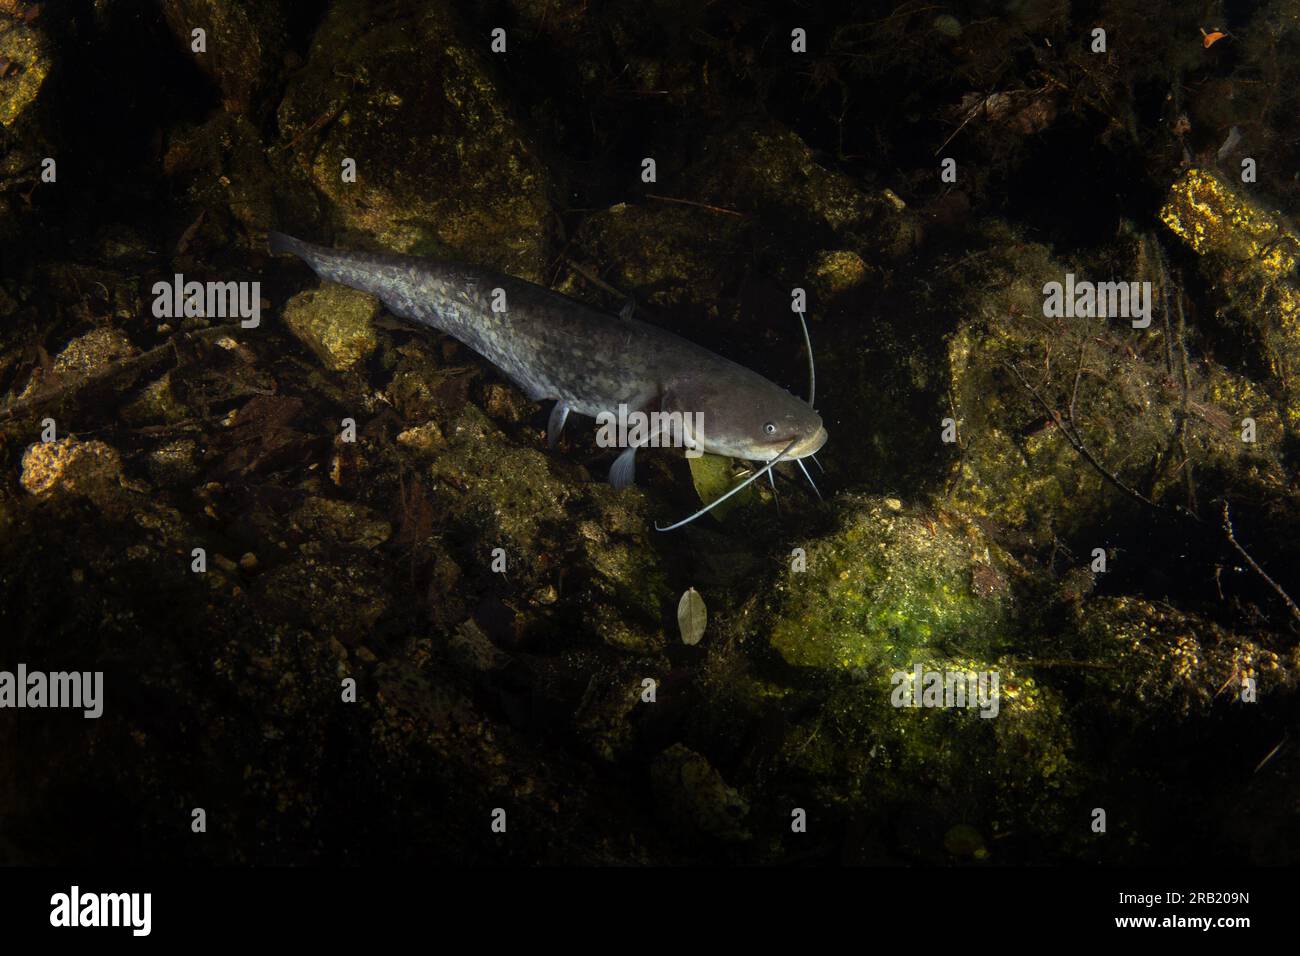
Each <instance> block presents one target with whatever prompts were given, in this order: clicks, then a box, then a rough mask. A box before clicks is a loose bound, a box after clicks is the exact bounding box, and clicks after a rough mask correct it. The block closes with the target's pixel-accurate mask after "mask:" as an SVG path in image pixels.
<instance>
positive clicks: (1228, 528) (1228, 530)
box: [1223, 499, 1300, 621]
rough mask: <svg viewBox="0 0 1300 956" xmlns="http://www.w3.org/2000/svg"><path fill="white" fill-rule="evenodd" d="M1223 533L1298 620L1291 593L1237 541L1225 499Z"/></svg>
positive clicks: (1299, 609) (1299, 613)
mask: <svg viewBox="0 0 1300 956" xmlns="http://www.w3.org/2000/svg"><path fill="white" fill-rule="evenodd" d="M1223 533H1224V534H1225V535H1227V537H1228V543H1229V544H1230V545H1232V547H1233V549H1234V550H1236V552H1237V553H1238V554H1239V555H1241V559H1242V560H1243V561H1245V562H1246V563H1247V564H1248V565H1250V569H1251V570H1252V571H1254V572H1255V573H1256V574H1258V575H1259V576H1260V577H1261V578H1263V579H1264V581H1265V583H1267V584H1268V586H1269V587H1271V588H1272V589H1273V590H1274V591H1275V592H1276V593H1277V596H1278V597H1280V598H1281V599H1282V601H1283V602H1284V603H1285V604H1286V606H1287V607H1288V608H1290V609H1291V614H1292V615H1293V616H1294V617H1295V619H1296V620H1297V621H1300V607H1297V606H1296V603H1295V601H1293V600H1292V599H1291V595H1289V594H1287V593H1286V591H1285V590H1284V589H1283V588H1282V585H1280V584H1278V583H1277V582H1276V581H1274V580H1273V579H1272V578H1271V577H1269V575H1268V572H1267V571H1265V570H1264V569H1263V568H1261V567H1260V566H1259V562H1257V561H1256V560H1255V559H1254V558H1252V557H1251V556H1250V552H1248V551H1247V550H1246V549H1245V548H1243V547H1242V546H1241V543H1240V542H1239V541H1237V536H1236V534H1235V533H1234V532H1233V530H1232V514H1231V513H1230V512H1229V510H1228V502H1227V499H1224V502H1223Z"/></svg>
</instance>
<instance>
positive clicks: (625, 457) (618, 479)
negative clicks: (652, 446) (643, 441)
mask: <svg viewBox="0 0 1300 956" xmlns="http://www.w3.org/2000/svg"><path fill="white" fill-rule="evenodd" d="M609 483H610V484H611V485H613V486H614V490H615V491H621V490H622V489H624V488H626V487H627V486H628V485H631V484H635V483H636V446H635V445H633V446H632V447H631V448H627V449H624V450H623V452H622V453H621V454H620V455H619V456H618V457H617V458H615V459H614V464H613V465H611V466H610V468H609Z"/></svg>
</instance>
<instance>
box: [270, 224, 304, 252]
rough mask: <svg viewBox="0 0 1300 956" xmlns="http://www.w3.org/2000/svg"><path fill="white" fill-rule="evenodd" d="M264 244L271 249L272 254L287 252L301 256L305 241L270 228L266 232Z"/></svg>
mask: <svg viewBox="0 0 1300 956" xmlns="http://www.w3.org/2000/svg"><path fill="white" fill-rule="evenodd" d="M266 245H267V247H268V248H269V249H270V250H271V254H272V255H278V254H279V253H281V252H288V253H292V254H293V255H295V256H299V257H301V256H302V254H303V252H304V251H305V249H304V247H305V246H306V243H304V242H303V241H302V240H301V239H295V238H294V237H293V236H286V235H285V234H284V233H282V232H276V231H275V230H271V231H270V232H268V233H267V234H266Z"/></svg>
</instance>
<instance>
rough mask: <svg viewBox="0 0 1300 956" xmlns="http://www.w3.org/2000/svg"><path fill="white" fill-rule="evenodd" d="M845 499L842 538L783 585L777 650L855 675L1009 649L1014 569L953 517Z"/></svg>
mask: <svg viewBox="0 0 1300 956" xmlns="http://www.w3.org/2000/svg"><path fill="white" fill-rule="evenodd" d="M891 504H897V503H896V502H887V501H886V500H885V499H878V498H862V497H844V498H842V499H841V500H840V501H839V502H837V506H838V508H839V510H840V513H841V515H843V518H842V520H841V524H840V526H839V528H838V529H837V530H836V531H835V532H833V533H832V534H830V535H827V536H826V537H824V538H819V539H815V540H812V541H808V542H805V543H804V544H803V545H802V547H804V548H805V551H806V555H807V571H805V572H801V573H794V572H792V573H790V574H789V575H788V576H786V577H785V578H784V579H783V580H781V582H780V583H779V584H778V585H777V589H776V594H775V596H774V599H773V600H774V602H775V604H776V607H777V608H778V610H777V611H776V613H777V617H776V620H775V622H774V624H773V628H772V633H771V636H770V641H771V644H772V646H773V647H774V648H776V650H777V651H778V652H779V653H780V654H781V656H782V657H783V658H784V659H785V660H786V661H788V662H789V663H791V664H794V665H796V666H801V667H828V668H836V669H840V670H854V669H858V668H867V667H891V668H892V667H894V666H902V667H905V668H908V667H910V666H911V664H912V662H913V659H914V657H915V656H916V655H917V654H923V653H925V652H926V649H928V648H931V647H936V646H944V645H945V644H948V643H953V644H956V645H958V646H962V647H969V648H980V649H985V650H991V649H994V648H996V647H998V646H999V644H1000V643H1001V642H1002V641H1003V640H1004V639H1005V633H1004V628H1005V625H1006V622H1007V616H1008V612H1009V608H1010V602H1011V599H1010V590H1009V587H1008V583H1007V580H1006V574H1007V570H1006V569H1005V563H1004V562H1005V561H1006V559H1005V558H1004V557H1003V556H1001V555H999V554H998V553H997V550H998V549H997V548H996V547H995V546H993V545H991V544H990V543H988V542H986V541H983V540H981V539H980V538H979V537H978V536H977V535H976V534H975V533H974V530H973V528H972V527H971V526H969V525H968V524H966V523H965V522H962V521H960V520H959V519H955V518H953V517H952V516H948V515H942V514H936V515H928V514H925V513H923V512H922V513H918V512H909V511H905V510H903V509H902V507H901V505H900V506H899V507H898V508H897V509H896V508H894V507H891Z"/></svg>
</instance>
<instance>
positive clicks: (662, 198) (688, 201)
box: [645, 193, 748, 219]
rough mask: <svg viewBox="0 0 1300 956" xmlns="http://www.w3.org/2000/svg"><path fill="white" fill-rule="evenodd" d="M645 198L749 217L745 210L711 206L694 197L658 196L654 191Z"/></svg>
mask: <svg viewBox="0 0 1300 956" xmlns="http://www.w3.org/2000/svg"><path fill="white" fill-rule="evenodd" d="M645 198H646V199H657V200H659V201H660V202H675V203H678V204H679V205H682V206H694V207H695V208H697V209H707V210H708V211H709V212H718V213H722V214H723V215H727V216H735V217H737V218H738V219H747V218H748V217H747V216H746V215H745V214H744V213H743V212H738V211H737V210H735V209H727V208H725V207H723V206H711V205H709V204H708V203H706V202H696V201H695V200H693V199H677V198H675V197H673V196H656V195H655V194H654V193H646V194H645Z"/></svg>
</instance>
